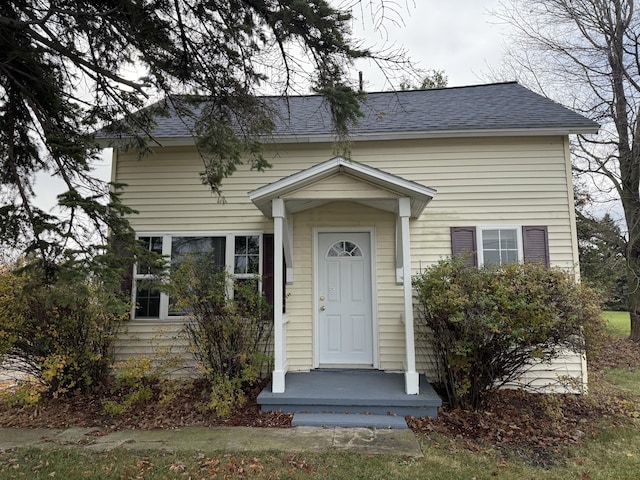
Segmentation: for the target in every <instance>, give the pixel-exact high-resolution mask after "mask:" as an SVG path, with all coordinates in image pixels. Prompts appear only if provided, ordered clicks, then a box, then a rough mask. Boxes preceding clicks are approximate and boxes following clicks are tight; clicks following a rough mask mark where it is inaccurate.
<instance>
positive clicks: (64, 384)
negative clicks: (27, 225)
mask: <svg viewBox="0 0 640 480" xmlns="http://www.w3.org/2000/svg"><path fill="white" fill-rule="evenodd" d="M128 311H129V304H128V303H127V301H125V300H124V299H122V298H120V293H119V283H118V278H117V276H115V275H112V276H110V275H101V274H100V273H96V270H92V269H91V268H89V267H88V265H87V264H86V263H84V262H78V261H75V260H74V259H72V258H68V259H67V260H65V261H62V262H61V263H59V264H45V263H44V262H38V261H33V262H32V263H28V264H21V265H16V266H15V268H13V269H12V268H10V267H9V266H7V265H5V266H3V267H2V269H1V270H0V349H1V350H2V351H0V353H4V354H6V355H7V356H9V357H11V358H12V359H14V360H16V361H17V364H18V365H20V366H21V369H22V370H23V371H25V372H26V373H28V374H30V375H32V376H34V377H35V378H37V379H38V380H39V381H40V382H42V384H43V385H44V389H45V392H44V393H45V394H47V395H50V396H58V395H63V394H66V393H67V392H71V391H74V390H77V389H79V390H87V389H89V388H90V387H92V386H93V385H95V384H97V383H99V382H101V381H103V380H104V379H105V378H106V377H107V375H108V374H109V371H110V367H111V364H112V360H113V341H114V338H115V334H116V332H117V329H118V327H119V325H120V323H121V320H122V319H123V318H124V317H125V316H126V314H127V313H128Z"/></svg>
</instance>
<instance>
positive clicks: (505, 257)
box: [476, 225, 523, 265]
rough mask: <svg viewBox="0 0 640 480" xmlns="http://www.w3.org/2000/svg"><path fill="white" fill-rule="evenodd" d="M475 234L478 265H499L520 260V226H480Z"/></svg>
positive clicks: (521, 255) (521, 254) (521, 256)
mask: <svg viewBox="0 0 640 480" xmlns="http://www.w3.org/2000/svg"><path fill="white" fill-rule="evenodd" d="M476 234H477V236H478V238H477V245H478V262H479V264H480V265H501V264H503V263H511V262H519V261H521V260H522V258H523V253H522V228H521V227H520V226H512V225H500V226H480V227H478V228H477V229H476Z"/></svg>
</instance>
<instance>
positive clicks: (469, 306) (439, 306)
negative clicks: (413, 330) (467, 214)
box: [414, 258, 603, 408]
mask: <svg viewBox="0 0 640 480" xmlns="http://www.w3.org/2000/svg"><path fill="white" fill-rule="evenodd" d="M414 285H415V288H416V291H417V297H418V305H419V307H418V315H417V320H418V321H419V322H420V321H421V322H423V324H424V326H426V327H428V328H426V329H425V331H427V332H428V334H427V336H428V338H424V339H423V340H424V341H427V342H430V343H431V345H432V347H433V350H434V355H435V360H436V364H437V367H438V370H439V372H440V375H441V381H442V387H443V390H444V391H445V393H446V395H447V397H448V401H449V403H450V405H451V406H452V407H454V408H455V407H465V408H469V407H471V408H478V407H479V406H480V405H481V404H482V401H483V399H484V396H485V395H486V394H487V393H488V392H490V391H492V390H494V389H497V388H500V387H501V386H503V385H505V384H507V383H509V382H512V381H514V380H516V379H517V378H518V377H519V376H520V374H521V373H522V371H523V369H524V368H525V367H526V366H527V364H528V363H529V362H530V361H533V360H538V361H547V362H548V361H550V360H552V359H553V358H555V357H556V356H557V355H558V353H559V348H558V347H559V346H562V347H567V348H572V349H575V350H577V351H583V349H584V348H585V344H584V339H585V338H586V340H587V342H588V343H587V347H588V348H589V349H591V348H592V347H593V346H594V344H595V343H596V341H597V339H598V337H599V335H601V332H602V331H603V330H602V320H601V318H600V309H599V300H598V296H597V295H596V294H595V292H593V291H592V290H590V289H588V288H586V287H583V286H581V285H579V284H576V283H575V281H574V279H573V277H572V276H570V275H568V274H567V273H565V272H562V271H560V270H556V269H548V268H545V267H544V266H541V265H539V264H529V263H524V264H523V263H512V264H505V265H502V266H500V267H483V268H476V267H473V266H469V265H468V264H466V263H465V262H464V259H462V258H452V259H446V260H441V261H440V262H439V263H437V264H436V265H434V266H432V267H430V268H428V269H426V270H425V271H424V272H422V273H420V274H419V275H417V276H416V277H415V278H414ZM583 331H584V336H583V335H582V332H583Z"/></svg>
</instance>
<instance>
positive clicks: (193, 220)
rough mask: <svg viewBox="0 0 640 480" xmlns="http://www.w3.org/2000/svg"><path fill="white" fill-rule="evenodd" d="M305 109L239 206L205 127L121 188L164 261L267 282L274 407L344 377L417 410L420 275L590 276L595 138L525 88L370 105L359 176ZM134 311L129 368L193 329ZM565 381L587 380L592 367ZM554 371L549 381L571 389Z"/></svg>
mask: <svg viewBox="0 0 640 480" xmlns="http://www.w3.org/2000/svg"><path fill="white" fill-rule="evenodd" d="M270 101H272V102H274V104H275V105H276V106H277V105H278V102H279V101H280V102H281V99H270ZM288 102H289V104H288V109H287V108H286V107H285V106H284V103H282V104H281V105H280V109H281V110H280V111H281V115H280V116H279V117H277V118H276V130H275V132H274V135H273V137H272V138H269V139H265V140H266V147H265V156H266V158H267V160H269V161H270V163H271V164H272V168H270V169H268V170H267V171H265V172H263V173H259V172H255V171H250V170H249V169H248V168H246V169H239V170H238V171H237V172H235V173H234V174H233V176H231V177H230V178H229V179H227V180H226V181H225V182H224V186H223V189H224V196H225V203H221V202H220V201H219V199H218V198H217V197H216V196H215V195H213V194H212V193H211V191H210V190H209V188H208V187H207V186H204V185H202V183H201V181H200V178H199V172H200V171H201V170H202V163H201V160H200V158H199V157H198V155H197V152H196V149H195V147H194V142H193V138H192V136H191V132H190V128H189V124H188V122H184V121H182V120H180V119H179V118H178V117H177V116H176V115H169V116H167V117H161V118H158V123H157V127H156V129H155V131H154V132H153V133H154V136H155V139H156V140H157V141H159V143H160V144H161V146H160V147H158V148H154V153H153V154H152V155H150V156H147V157H144V158H142V159H138V157H137V155H136V153H135V152H125V151H120V150H118V149H117V148H115V149H114V153H113V172H112V174H113V178H112V180H113V181H115V182H119V183H125V184H127V185H128V186H127V187H126V189H125V190H124V193H123V196H122V199H123V201H124V203H125V204H127V205H128V206H130V207H132V208H134V209H135V210H137V211H139V214H138V215H135V216H132V217H131V224H132V225H133V227H134V229H135V230H136V232H137V234H138V236H139V237H140V238H141V239H143V240H144V241H146V243H147V245H148V246H149V248H150V249H152V250H154V251H157V252H161V253H164V254H166V255H171V254H176V253H179V252H181V251H184V250H189V249H191V250H192V249H194V248H199V247H198V245H199V244H207V245H213V246H214V248H215V249H216V251H217V252H220V262H221V265H225V266H226V267H227V268H228V269H229V270H230V271H231V272H233V274H234V276H235V277H236V278H237V279H238V280H239V281H241V279H242V278H245V277H246V276H247V275H248V274H251V273H254V272H255V273H260V274H262V275H264V276H266V277H267V279H266V280H265V287H266V288H267V290H269V294H270V295H271V297H272V298H273V302H274V328H275V330H274V356H275V367H274V370H273V373H272V387H271V393H272V394H274V395H278V394H282V393H284V392H287V390H288V389H287V387H288V381H289V378H290V374H293V372H308V371H314V370H320V369H333V368H336V369H361V370H363V371H364V370H366V369H369V370H379V371H386V372H402V377H401V378H402V379H403V381H402V383H403V389H404V394H408V395H415V394H419V392H420V377H421V376H422V377H424V375H421V373H423V372H427V373H428V374H430V375H432V374H433V371H432V368H433V367H432V366H431V365H430V363H429V357H428V352H424V351H422V350H421V349H420V348H418V350H416V348H415V336H416V333H415V331H414V321H413V314H414V310H413V305H412V287H411V276H412V275H413V274H415V273H416V272H418V271H419V270H420V268H422V267H425V266H427V265H429V264H431V263H433V262H436V261H437V260H438V259H440V258H442V257H444V256H447V255H450V254H452V253H455V252H457V251H460V250H463V249H470V250H473V251H476V252H477V254H476V256H474V257H473V258H474V261H475V262H477V263H478V264H481V263H483V262H484V261H489V260H491V261H496V260H497V259H499V258H500V259H502V260H523V259H527V258H538V259H541V260H542V261H544V262H545V263H547V264H548V265H551V266H554V267H561V268H564V269H567V270H569V271H573V272H575V274H576V275H578V274H579V272H578V248H577V240H576V226H575V218H574V203H573V190H572V184H571V164H570V146H569V135H570V134H579V133H595V132H596V131H597V130H598V125H597V124H596V123H594V122H592V121H591V120H589V119H587V118H585V117H583V116H581V115H579V114H576V113H574V112H572V111H570V110H568V109H566V108H564V107H562V106H560V105H559V104H556V103H554V102H552V101H550V100H548V99H546V98H544V97H541V96H539V95H537V94H535V93H533V92H531V91H529V90H527V89H526V88H524V87H522V86H521V85H519V84H517V83H515V82H511V83H498V84H489V85H478V86H470V87H460V88H445V89H434V90H422V91H402V92H382V93H370V94H368V95H367V98H366V102H365V103H363V105H362V110H363V112H364V114H365V116H364V118H362V120H361V121H360V123H359V125H358V126H357V127H355V128H353V129H352V130H351V139H352V141H353V143H352V147H351V157H350V158H349V159H345V158H342V157H339V156H335V154H334V145H333V141H334V138H333V136H332V134H331V126H330V122H329V115H328V111H327V109H326V107H325V105H324V103H323V99H322V98H321V97H319V96H300V97H291V98H289V100H288ZM116 145H117V144H116ZM497 240H499V241H497ZM135 277H136V278H135V280H136V282H138V285H139V281H140V280H143V279H144V277H145V274H144V272H137V273H136V275H135ZM135 291H136V288H135V282H134V292H135ZM134 295H136V302H137V305H138V308H137V309H136V310H135V311H134V312H132V319H131V321H130V322H129V325H128V331H129V338H128V339H125V340H123V343H122V345H121V349H120V353H121V355H123V356H126V355H134V354H138V353H140V352H142V351H147V350H145V349H149V348H153V347H149V345H150V343H149V342H150V340H152V339H156V340H157V344H163V342H164V344H165V345H166V344H167V343H170V342H172V341H173V340H172V338H173V336H174V335H175V332H177V331H178V329H179V328H180V325H181V317H180V316H179V312H173V311H172V307H171V303H170V302H169V299H168V298H167V296H166V295H165V294H160V293H153V292H149V291H145V290H142V289H138V291H137V293H134ZM285 299H286V306H285V305H284V303H285ZM134 339H140V341H134ZM145 342H147V343H145ZM151 343H153V342H151ZM560 364H561V365H560V367H561V368H560V367H559V368H560V370H561V372H563V374H568V375H570V376H575V377H577V378H578V381H579V382H583V381H584V380H585V379H586V377H585V374H586V371H585V367H584V359H583V358H582V356H581V355H580V354H573V355H572V354H568V355H567V356H565V357H564V358H563V359H562V360H561V361H560ZM537 368H538V371H534V373H531V372H530V373H529V375H530V376H531V375H533V377H532V378H533V380H539V381H540V382H542V383H543V384H544V383H546V382H547V381H548V378H547V377H549V375H550V377H549V378H552V379H553V377H555V376H556V373H554V372H553V370H554V368H555V367H553V368H551V370H552V372H551V373H549V367H546V366H540V367H537ZM545 372H546V373H545Z"/></svg>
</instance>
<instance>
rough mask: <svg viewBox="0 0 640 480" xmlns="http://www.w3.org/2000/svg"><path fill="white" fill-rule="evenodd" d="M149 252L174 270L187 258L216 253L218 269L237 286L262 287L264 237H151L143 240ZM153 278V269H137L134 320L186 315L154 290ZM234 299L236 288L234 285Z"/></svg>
mask: <svg viewBox="0 0 640 480" xmlns="http://www.w3.org/2000/svg"><path fill="white" fill-rule="evenodd" d="M138 239H139V240H140V241H142V242H143V244H144V245H146V246H147V248H148V249H149V250H151V251H153V252H156V253H160V254H163V255H165V256H166V257H167V259H168V261H169V262H170V263H171V265H172V267H175V266H176V265H178V264H179V263H180V261H181V259H182V258H184V257H185V256H186V255H193V254H198V253H212V254H213V256H214V259H215V265H216V268H217V267H219V268H220V270H226V271H228V272H230V273H231V276H232V278H233V280H234V284H235V283H237V282H253V283H255V288H256V289H258V288H260V287H261V285H260V282H259V281H258V280H256V275H260V274H261V273H262V268H261V265H262V262H261V259H262V253H261V252H262V235H260V234H256V233H249V234H246V233H226V234H211V235H193V234H184V235H148V236H139V237H138ZM152 279H153V275H152V273H151V272H150V270H149V268H145V267H144V266H141V265H137V266H136V270H135V273H134V280H135V281H134V288H133V298H134V299H135V305H134V311H133V318H136V319H166V318H170V317H171V318H175V317H180V316H182V315H183V314H184V312H182V311H180V310H178V309H176V308H175V306H174V303H173V302H172V301H171V298H169V296H168V295H167V294H166V293H162V292H159V291H157V290H153V289H152V287H149V286H148V285H149V284H150V283H151V280H152ZM229 293H230V295H233V288H232V286H231V285H230V292H229Z"/></svg>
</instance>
